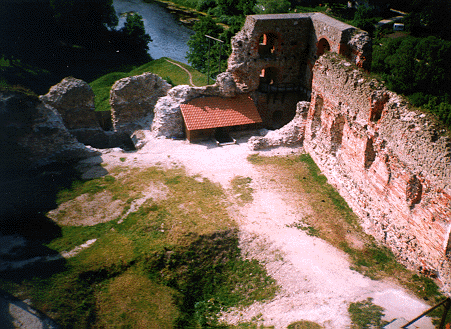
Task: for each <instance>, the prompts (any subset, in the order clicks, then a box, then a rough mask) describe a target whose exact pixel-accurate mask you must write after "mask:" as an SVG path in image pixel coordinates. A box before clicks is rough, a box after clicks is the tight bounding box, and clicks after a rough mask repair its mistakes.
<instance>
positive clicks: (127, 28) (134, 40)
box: [119, 13, 152, 56]
mask: <svg viewBox="0 0 451 329" xmlns="http://www.w3.org/2000/svg"><path fill="white" fill-rule="evenodd" d="M119 33H121V34H122V35H123V40H122V42H123V43H124V45H123V46H122V49H123V51H126V52H128V53H136V56H145V55H146V54H147V51H148V50H149V45H148V44H149V42H151V41H152V38H151V37H150V36H149V35H148V34H147V33H146V30H145V28H144V22H143V19H142V16H141V15H139V14H137V13H129V14H128V15H127V19H126V21H125V24H124V27H123V28H121V29H120V30H119Z"/></svg>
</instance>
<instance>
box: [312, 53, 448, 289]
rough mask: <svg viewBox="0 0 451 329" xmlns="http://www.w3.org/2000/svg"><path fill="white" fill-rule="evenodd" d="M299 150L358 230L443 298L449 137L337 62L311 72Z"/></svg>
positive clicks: (323, 62)
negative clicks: (434, 283)
mask: <svg viewBox="0 0 451 329" xmlns="http://www.w3.org/2000/svg"><path fill="white" fill-rule="evenodd" d="M304 124H305V139H304V148H305V149H306V151H307V152H308V153H310V155H311V156H312V158H313V159H314V160H315V162H316V164H317V165H318V166H319V167H320V169H321V171H322V172H323V173H324V175H326V177H327V178H328V180H329V182H330V183H331V184H333V185H334V186H336V187H337V189H338V191H339V192H340V194H341V195H342V196H343V197H344V198H345V199H346V201H347V202H348V204H349V205H350V206H351V207H352V209H353V210H354V212H355V213H356V214H357V215H358V216H359V217H360V218H361V219H362V221H363V225H364V228H365V230H366V231H367V232H368V233H370V234H371V235H373V236H375V237H376V238H377V239H378V240H379V241H381V242H383V243H385V244H386V245H387V246H389V247H390V248H391V250H392V251H393V252H394V254H395V255H396V256H397V257H398V259H399V260H400V261H401V262H402V263H403V264H405V265H407V266H408V267H411V268H414V269H416V270H418V271H420V272H423V273H425V274H428V275H431V276H436V277H438V279H439V280H440V281H441V282H442V284H443V287H444V289H445V291H446V292H448V293H450V291H451V286H450V285H451V267H450V259H449V256H450V255H449V253H450V232H451V222H450V220H451V138H450V136H449V134H447V133H446V130H445V129H444V128H443V127H441V126H440V125H439V124H438V123H436V121H435V120H434V119H433V118H431V117H429V116H428V115H426V114H424V113H421V112H419V111H414V110H412V109H410V108H409V106H408V104H407V103H406V102H405V101H404V100H403V99H402V97H400V96H399V95H397V94H395V93H392V92H390V91H388V90H387V89H386V88H385V87H384V86H383V85H381V84H379V83H378V82H377V81H375V80H370V79H369V78H368V77H367V76H366V75H365V73H364V72H363V71H361V70H358V69H357V68H355V67H354V66H353V65H351V64H350V63H349V62H346V61H345V60H343V59H342V58H340V57H339V56H337V55H334V54H329V55H327V56H322V57H321V58H320V59H319V60H318V61H317V62H316V64H315V67H314V68H313V83H312V101H311V105H310V109H309V113H308V118H307V120H306V121H305V123H304Z"/></svg>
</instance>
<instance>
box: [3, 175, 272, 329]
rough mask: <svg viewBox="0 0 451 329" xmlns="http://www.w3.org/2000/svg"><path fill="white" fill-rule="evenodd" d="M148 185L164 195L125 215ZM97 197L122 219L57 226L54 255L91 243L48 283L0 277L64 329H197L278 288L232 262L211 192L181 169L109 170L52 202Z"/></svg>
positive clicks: (229, 225)
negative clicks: (116, 206)
mask: <svg viewBox="0 0 451 329" xmlns="http://www.w3.org/2000/svg"><path fill="white" fill-rule="evenodd" d="M149 186H164V189H165V190H168V192H167V193H166V196H165V198H160V199H158V200H154V199H153V198H152V197H148V198H147V200H145V201H144V202H143V203H142V205H141V206H140V207H138V208H137V209H136V210H134V211H132V212H130V213H129V214H128V215H127V216H125V214H126V211H127V209H130V205H131V204H133V202H134V201H135V200H137V199H140V198H143V196H144V195H148V193H149V190H148V189H149ZM105 191H108V193H110V194H111V195H112V196H113V198H114V199H120V200H123V201H124V205H123V206H124V211H123V218H122V220H121V221H118V220H112V221H109V222H107V223H102V224H97V225H93V226H63V227H61V236H60V237H58V238H56V239H53V240H52V241H50V242H49V243H48V244H46V247H48V248H51V249H53V250H57V251H60V252H61V251H63V250H71V249H73V248H74V247H75V246H77V245H80V244H82V243H84V242H86V240H89V239H94V238H95V239H97V241H96V242H95V243H94V244H93V245H92V246H91V247H89V248H87V249H84V250H82V251H81V252H80V253H79V254H78V255H77V256H75V257H72V258H69V259H67V260H66V262H65V264H63V265H62V267H59V268H58V270H56V269H55V271H53V273H52V272H51V271H50V275H49V276H46V277H34V278H31V279H30V278H25V279H21V280H16V281H17V282H13V281H9V280H1V281H0V287H1V288H2V289H5V290H7V291H9V292H10V293H12V294H18V293H20V294H21V298H30V299H31V300H32V301H33V304H34V306H35V307H37V308H38V309H40V310H42V311H44V312H46V313H48V314H49V315H50V316H52V317H53V318H55V320H57V321H58V322H60V323H61V324H62V326H63V327H64V328H88V327H108V328H202V327H208V326H214V325H219V324H217V317H216V313H217V312H219V311H220V310H225V309H227V308H229V307H235V306H240V305H250V304H251V303H253V302H254V301H255V300H265V299H269V298H272V297H273V296H274V294H275V292H276V291H277V289H278V287H277V285H276V282H275V281H274V280H273V279H271V278H270V277H269V276H268V275H267V274H266V272H265V270H264V267H263V266H261V265H260V264H259V263H258V262H257V261H248V260H244V259H242V258H241V256H240V250H239V248H238V237H237V232H236V224H235V223H234V222H233V220H232V219H231V218H230V217H229V216H228V212H227V206H228V201H227V198H226V195H225V194H224V191H223V190H222V189H221V187H220V186H219V185H217V184H214V183H212V182H210V181H209V180H207V179H204V180H203V181H199V180H196V179H195V177H190V176H187V175H186V174H185V172H184V171H183V169H172V170H162V169H159V168H147V169H145V170H141V169H137V168H133V169H130V168H125V167H118V168H116V169H113V170H111V171H110V175H109V176H105V177H103V178H99V179H94V180H91V181H80V182H77V183H74V185H73V186H72V187H71V188H69V189H66V190H63V191H61V192H60V193H59V195H58V196H59V198H58V202H59V203H60V204H62V203H65V202H72V203H73V202H76V198H77V197H78V196H80V195H83V194H88V195H92V196H93V197H94V199H95V197H96V195H97V194H100V193H104V192H105ZM146 193H147V194H146ZM102 207H108V204H105V205H102ZM48 266H52V264H51V263H49V265H48Z"/></svg>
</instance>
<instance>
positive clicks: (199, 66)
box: [186, 15, 225, 75]
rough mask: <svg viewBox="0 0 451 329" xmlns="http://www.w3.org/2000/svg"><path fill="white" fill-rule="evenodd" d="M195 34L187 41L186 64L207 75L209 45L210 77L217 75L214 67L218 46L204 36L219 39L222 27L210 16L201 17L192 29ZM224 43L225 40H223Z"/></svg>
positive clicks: (216, 69) (215, 66)
mask: <svg viewBox="0 0 451 329" xmlns="http://www.w3.org/2000/svg"><path fill="white" fill-rule="evenodd" d="M193 29H194V31H195V32H196V33H195V34H193V35H192V36H191V37H190V38H189V40H188V47H189V51H188V55H187V56H186V57H187V59H188V62H189V63H190V64H191V65H192V66H193V67H194V68H195V69H196V70H199V71H200V72H203V73H207V70H208V58H207V55H208V45H209V43H210V46H211V48H210V58H211V59H210V64H211V66H210V67H211V70H210V72H213V74H212V75H216V74H217V73H218V68H217V65H214V63H215V62H217V60H218V56H219V48H220V45H219V44H218V42H214V41H213V40H210V41H209V40H208V38H206V37H205V35H206V34H207V35H210V36H212V37H214V38H219V35H220V34H221V33H222V32H223V31H224V30H223V29H222V27H220V26H219V25H217V24H216V22H215V21H214V20H213V18H211V16H210V15H207V16H204V17H202V18H201V19H200V20H199V21H198V22H197V23H196V24H194V27H193ZM224 41H225V40H224Z"/></svg>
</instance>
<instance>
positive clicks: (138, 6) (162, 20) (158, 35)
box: [113, 0, 194, 63]
mask: <svg viewBox="0 0 451 329" xmlns="http://www.w3.org/2000/svg"><path fill="white" fill-rule="evenodd" d="M113 6H114V9H116V13H117V15H118V16H119V25H118V28H121V27H122V26H123V25H124V23H125V16H124V15H121V14H123V13H126V12H130V11H132V12H136V13H138V14H140V15H141V16H142V17H143V20H144V27H145V29H146V32H147V33H148V34H149V35H150V37H151V38H152V42H149V55H150V56H152V58H153V59H158V58H161V57H170V58H172V59H175V60H176V61H179V62H182V63H188V61H187V60H186V58H185V56H186V53H187V51H188V45H187V42H188V39H189V37H190V36H191V35H192V34H194V32H193V31H192V30H190V29H188V28H187V27H185V26H183V25H182V24H180V23H179V22H178V21H177V19H176V18H175V17H174V16H173V15H171V14H170V13H169V12H167V11H166V10H165V9H164V8H163V7H161V6H159V5H158V4H156V3H145V2H143V1H142V0H114V1H113Z"/></svg>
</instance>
